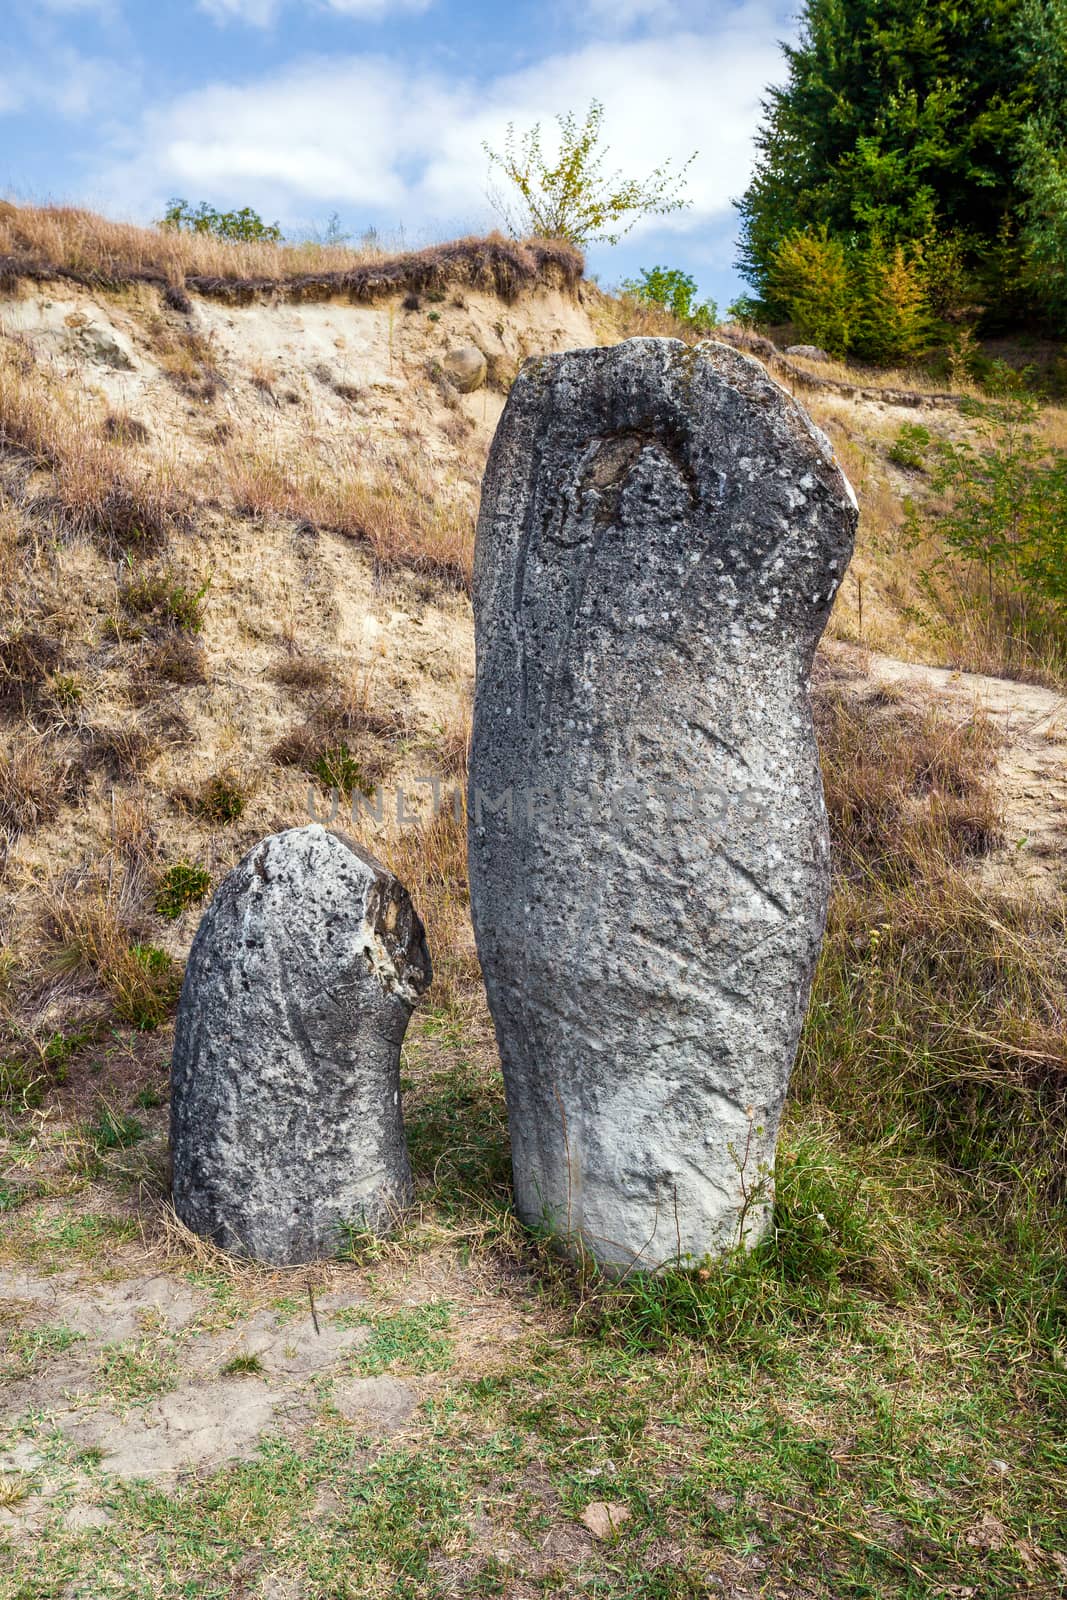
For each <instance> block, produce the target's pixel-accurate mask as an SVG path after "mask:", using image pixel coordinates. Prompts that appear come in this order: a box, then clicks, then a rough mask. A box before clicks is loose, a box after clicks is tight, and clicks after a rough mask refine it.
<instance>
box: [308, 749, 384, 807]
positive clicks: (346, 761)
mask: <svg viewBox="0 0 1067 1600" xmlns="http://www.w3.org/2000/svg"><path fill="white" fill-rule="evenodd" d="M312 772H313V774H314V776H315V777H316V778H318V780H319V782H320V783H321V785H322V787H323V788H324V789H337V790H339V791H340V793H341V794H342V795H344V797H345V799H346V800H350V799H351V798H352V796H353V795H354V794H356V793H359V794H362V795H366V796H367V797H368V798H369V797H370V796H371V795H372V794H373V793H374V781H373V779H372V778H371V777H370V776H369V774H368V773H367V771H366V768H365V766H364V764H363V763H362V762H361V761H360V760H359V759H358V758H357V757H356V756H354V755H353V754H352V752H351V751H350V750H349V748H348V746H347V744H343V743H342V744H337V745H330V746H328V747H327V748H326V749H325V750H323V752H322V754H321V755H320V756H319V757H318V758H317V759H316V761H315V762H314V764H313V766H312Z"/></svg>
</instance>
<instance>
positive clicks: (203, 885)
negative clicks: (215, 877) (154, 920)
mask: <svg viewBox="0 0 1067 1600" xmlns="http://www.w3.org/2000/svg"><path fill="white" fill-rule="evenodd" d="M210 887H211V874H210V872H208V870H207V868H206V867H198V866H196V865H195V864H194V863H193V862H189V861H177V862H175V864H174V866H172V867H168V868H167V869H166V871H165V872H163V873H161V874H160V877H159V881H158V883H157V884H156V910H157V911H158V912H159V915H160V916H161V917H166V918H167V919H168V921H171V922H173V921H174V920H175V919H176V918H178V917H180V916H181V915H182V912H183V911H187V910H188V909H189V907H190V906H195V905H199V903H200V901H201V900H203V898H204V896H205V895H206V894H207V892H208V890H209V889H210Z"/></svg>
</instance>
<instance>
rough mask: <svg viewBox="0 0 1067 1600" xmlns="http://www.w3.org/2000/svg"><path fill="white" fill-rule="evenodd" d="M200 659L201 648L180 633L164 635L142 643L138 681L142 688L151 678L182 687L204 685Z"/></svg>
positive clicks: (194, 641) (202, 666)
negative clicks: (143, 647)
mask: <svg viewBox="0 0 1067 1600" xmlns="http://www.w3.org/2000/svg"><path fill="white" fill-rule="evenodd" d="M204 660H205V658H204V648H203V646H202V645H200V644H197V642H196V640H195V639H190V638H189V636H188V634H184V633H167V634H164V636H163V637H162V638H161V639H157V640H154V641H152V642H150V643H148V644H146V646H145V649H144V652H143V654H142V656H141V661H140V668H139V673H138V682H139V684H140V685H141V686H142V688H143V687H146V686H147V680H148V679H151V678H153V677H155V678H163V679H165V680H166V681H167V682H168V683H178V684H183V685H186V684H193V683H204V682H205V681H206V677H207V673H206V671H205V666H204Z"/></svg>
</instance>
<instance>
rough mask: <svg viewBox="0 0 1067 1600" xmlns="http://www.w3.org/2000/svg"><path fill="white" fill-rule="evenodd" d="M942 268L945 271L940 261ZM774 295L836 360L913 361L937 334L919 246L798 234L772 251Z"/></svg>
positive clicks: (820, 232)
mask: <svg viewBox="0 0 1067 1600" xmlns="http://www.w3.org/2000/svg"><path fill="white" fill-rule="evenodd" d="M937 270H938V271H939V272H942V273H944V272H946V271H947V270H948V269H947V267H946V266H945V265H944V263H942V262H941V261H940V260H938V262H937ZM772 292H773V297H774V299H775V301H776V302H778V303H779V304H780V305H782V306H783V307H784V309H785V310H786V311H787V313H788V315H789V318H790V321H791V322H792V323H793V324H794V326H795V327H796V329H797V331H798V333H799V334H800V335H801V336H802V337H803V338H805V339H810V340H811V341H812V342H813V343H815V344H818V345H821V346H822V347H823V348H824V349H826V350H829V351H830V352H831V354H833V355H837V356H844V355H846V354H848V353H849V352H850V351H855V352H856V353H857V354H858V355H861V356H864V357H866V358H868V359H870V360H872V361H883V362H886V361H911V360H914V359H915V358H916V357H918V356H920V355H922V354H923V353H924V352H925V351H926V350H929V349H930V347H931V345H932V344H933V342H934V339H935V337H936V334H937V323H936V319H935V318H934V316H933V314H932V312H931V309H930V301H929V297H928V293H927V269H926V266H925V259H924V255H923V251H922V248H921V247H920V246H919V245H912V246H911V247H910V249H908V250H905V248H904V247H903V245H900V244H893V245H887V244H884V243H883V242H882V240H881V239H880V238H879V237H878V236H875V237H873V238H872V239H871V240H870V241H869V242H868V244H867V245H866V247H865V248H863V249H860V248H858V247H856V246H854V245H853V244H852V243H851V241H849V240H846V239H842V238H838V237H837V236H836V235H834V234H831V233H829V232H828V231H827V229H826V228H825V227H822V228H819V229H815V230H812V229H808V230H804V231H801V230H794V232H792V233H790V234H788V235H787V236H786V238H785V239H783V240H782V242H781V244H780V245H779V246H778V248H777V250H776V251H775V254H774V261H773V269H772ZM941 292H946V291H945V290H944V288H943V286H942V291H941Z"/></svg>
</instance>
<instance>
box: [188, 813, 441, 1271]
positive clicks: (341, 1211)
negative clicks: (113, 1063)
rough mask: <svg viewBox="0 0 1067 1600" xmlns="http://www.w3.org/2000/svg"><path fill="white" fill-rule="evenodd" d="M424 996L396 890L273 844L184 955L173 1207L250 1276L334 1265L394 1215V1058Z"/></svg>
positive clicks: (311, 830) (310, 850)
mask: <svg viewBox="0 0 1067 1600" xmlns="http://www.w3.org/2000/svg"><path fill="white" fill-rule="evenodd" d="M429 981H430V960H429V955H428V953H427V949H426V941H425V937H424V934H423V928H422V924H421V922H420V921H419V918H418V916H417V915H416V913H415V911H414V909H413V907H412V904H411V901H410V900H409V898H408V894H407V891H406V890H405V889H404V888H403V886H402V885H401V884H400V883H398V881H397V880H396V879H395V878H394V877H393V876H392V875H391V874H390V873H388V872H387V871H386V870H385V868H384V867H382V866H380V865H379V863H378V862H377V861H375V860H374V859H373V858H372V857H371V856H369V855H366V854H365V853H364V852H363V851H362V850H361V849H360V848H359V846H358V845H356V844H355V843H354V842H353V841H352V840H350V839H347V838H345V837H343V836H342V835H340V834H336V833H328V832H327V831H326V829H325V828H322V827H319V826H314V827H308V828H292V829H290V830H289V831H288V832H286V833H278V834H273V835H272V836H271V837H270V838H268V839H264V840H263V841H262V842H261V843H260V844H257V845H256V846H255V848H254V849H253V850H251V851H249V853H248V855H246V856H245V858H244V860H243V861H241V862H240V863H239V865H238V866H236V867H235V868H234V870H233V871H232V872H231V873H230V875H229V877H228V878H226V880H225V881H224V882H223V883H222V885H221V886H220V888H219V890H218V892H217V893H216V895H215V897H214V899H213V900H212V902H211V905H210V906H209V908H208V910H207V913H206V915H205V916H204V919H203V921H202V922H201V924H200V927H199V929H198V931H197V934H196V938H195V939H194V940H193V947H192V950H191V951H190V954H189V963H188V966H187V968H186V973H185V983H184V985H183V987H182V996H181V1002H180V1004H179V1007H178V1023H177V1031H176V1034H175V1041H174V1061H173V1067H172V1074H171V1077H172V1083H171V1095H172V1098H171V1147H172V1155H173V1162H174V1206H175V1210H176V1211H177V1213H178V1215H179V1217H181V1219H182V1221H183V1222H185V1223H186V1224H187V1226H188V1227H190V1228H192V1229H193V1230H194V1231H195V1232H196V1233H199V1234H203V1235H204V1236H206V1237H208V1238H211V1239H214V1240H215V1242H216V1243H217V1244H219V1245H221V1246H222V1247H223V1249H225V1250H232V1251H235V1252H238V1253H241V1254H247V1255H251V1256H254V1257H256V1258H257V1259H259V1260H261V1261H268V1262H274V1263H287V1262H297V1261H307V1260H310V1259H312V1258H313V1257H315V1256H319V1255H331V1254H334V1253H336V1251H337V1248H338V1246H339V1245H340V1244H341V1242H342V1240H343V1236H344V1231H345V1228H346V1227H348V1226H351V1227H359V1228H369V1229H372V1230H375V1231H379V1232H380V1231H384V1230H386V1229H387V1228H388V1227H389V1225H390V1223H391V1221H392V1219H393V1218H394V1216H395V1214H396V1212H397V1210H398V1209H399V1208H400V1207H401V1206H403V1205H404V1204H406V1203H407V1202H408V1201H409V1200H410V1198H411V1171H410V1167H409V1165H408V1156H407V1146H406V1144H405V1140H404V1126H403V1120H402V1116H401V1109H400V1077H399V1061H400V1046H401V1043H402V1042H403V1038H404V1032H405V1030H406V1028H407V1024H408V1018H409V1017H410V1015H411V1009H412V1006H413V1005H414V1004H415V1001H416V999H417V998H418V996H419V994H421V993H422V991H423V990H424V989H425V988H426V986H427V984H428V983H429Z"/></svg>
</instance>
